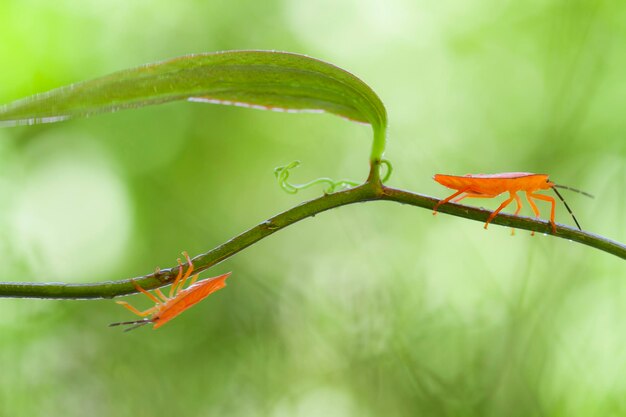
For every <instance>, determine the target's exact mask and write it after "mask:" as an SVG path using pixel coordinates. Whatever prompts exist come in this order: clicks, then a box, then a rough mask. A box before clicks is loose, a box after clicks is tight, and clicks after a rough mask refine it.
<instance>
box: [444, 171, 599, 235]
mask: <svg viewBox="0 0 626 417" xmlns="http://www.w3.org/2000/svg"><path fill="white" fill-rule="evenodd" d="M433 179H434V180H435V181H437V182H438V183H439V184H441V185H443V186H445V187H448V188H451V189H453V190H457V192H456V193H454V194H452V195H451V196H449V197H447V198H445V199H443V200H440V201H439V202H438V203H437V204H435V207H433V214H437V209H438V208H439V206H440V205H442V204H445V203H447V202H448V201H450V200H452V202H453V203H458V202H459V201H461V200H463V199H464V198H494V197H497V196H498V195H500V194H502V193H504V192H506V191H508V192H509V198H508V199H506V200H505V201H504V202H503V203H502V204H500V207H498V208H497V209H496V210H495V211H494V212H493V213H491V215H489V218H487V222H486V223H485V229H486V228H487V226H488V225H489V223H490V222H491V221H492V220H493V219H494V218H495V217H496V216H497V215H498V213H500V211H502V209H503V208H505V207H506V206H508V205H509V204H510V203H511V202H512V201H513V200H515V203H516V204H517V208H516V209H515V213H514V214H515V215H516V216H517V215H518V213H519V212H520V210H521V209H522V201H521V199H520V198H519V196H518V195H517V192H518V191H524V192H525V193H526V199H527V200H528V203H529V204H530V207H531V208H532V210H533V213H535V217H537V218H539V209H538V208H537V205H536V204H535V201H534V200H535V199H538V200H544V201H548V202H549V203H550V204H551V210H550V225H551V226H552V233H556V223H555V222H554V211H555V206H556V203H555V201H554V198H552V197H550V196H547V195H543V194H537V193H536V192H535V191H538V190H549V189H552V190H554V192H555V193H556V195H557V196H558V197H559V199H560V200H561V201H562V202H563V204H564V205H565V208H567V211H568V212H569V214H571V215H572V218H573V219H574V222H575V223H576V226H578V229H579V230H582V229H581V228H580V224H578V220H576V217H575V216H574V213H572V210H571V209H570V208H569V206H568V205H567V203H566V202H565V200H564V199H563V197H562V196H561V194H560V193H559V192H558V191H557V190H556V188H564V189H567V190H571V191H576V192H578V193H581V194H584V195H586V196H588V197H593V196H592V195H591V194H588V193H586V192H584V191H580V190H577V189H575V188H570V187H566V186H564V185H558V184H555V183H553V182H551V181H550V180H549V178H548V175H547V174H532V173H530V172H503V173H501V174H467V175H464V176H457V175H444V174H436V175H435V176H434V177H433ZM514 232H515V230H514V229H513V231H512V232H511V234H513V233H514ZM533 234H534V232H533Z"/></svg>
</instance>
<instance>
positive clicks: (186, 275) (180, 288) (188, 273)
mask: <svg viewBox="0 0 626 417" xmlns="http://www.w3.org/2000/svg"><path fill="white" fill-rule="evenodd" d="M183 255H184V256H185V258H186V259H187V263H188V264H189V268H187V271H185V275H183V277H182V278H181V279H180V285H178V288H177V289H176V291H175V294H178V293H179V292H180V291H181V290H182V289H183V287H184V286H185V282H186V281H187V278H189V276H190V275H191V273H192V272H193V262H191V258H189V254H188V253H187V252H183ZM178 262H179V265H181V268H182V264H180V259H179V260H178ZM196 279H197V278H196Z"/></svg>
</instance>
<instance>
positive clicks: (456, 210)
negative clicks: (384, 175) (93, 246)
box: [0, 183, 626, 299]
mask: <svg viewBox="0 0 626 417" xmlns="http://www.w3.org/2000/svg"><path fill="white" fill-rule="evenodd" d="M373 200H382V201H393V202H396V203H401V204H410V205H413V206H417V207H422V208H425V209H429V210H432V208H433V207H434V205H435V204H436V203H437V202H438V201H439V200H438V199H436V198H433V197H429V196H425V195H421V194H416V193H412V192H409V191H403V190H398V189H394V188H389V187H384V186H382V185H380V184H377V183H366V184H363V185H361V186H358V187H355V188H351V189H349V190H345V191H340V192H337V193H334V194H327V195H324V196H322V197H319V198H316V199H314V200H310V201H307V202H305V203H303V204H300V205H299V206H296V207H293V208H291V209H289V210H287V211H285V212H283V213H280V214H278V215H277V216H274V217H272V218H270V219H268V220H266V221H264V222H263V223H261V224H259V225H257V226H255V227H253V228H251V229H249V230H247V231H245V232H243V233H242V234H240V235H239V236H236V237H234V238H232V239H231V240H229V241H227V242H225V243H224V244H222V245H220V246H218V247H216V248H214V249H212V250H211V251H209V252H207V253H205V254H202V255H198V256H196V257H195V258H193V263H194V267H195V268H196V270H197V271H203V270H206V269H208V268H210V267H212V266H214V265H216V264H218V263H220V262H222V261H224V260H226V259H228V258H230V257H231V256H233V255H235V254H236V253H238V252H240V251H242V250H244V249H245V248H247V247H248V246H250V245H252V244H254V243H256V242H258V241H260V240H262V239H264V238H266V237H267V236H269V235H271V234H273V233H275V232H277V231H279V230H281V229H284V228H285V227H287V226H290V225H292V224H294V223H297V222H299V221H300V220H303V219H306V218H307V217H312V216H315V215H317V214H319V213H322V212H324V211H326V210H330V209H332V208H336V207H340V206H345V205H348V204H354V203H362V202H365V201H373ZM438 211H439V212H441V213H446V214H450V215H453V216H457V217H463V218H466V219H471V220H476V221H478V222H485V221H486V220H487V217H489V214H490V213H491V212H490V211H488V210H484V209H480V208H476V207H469V206H464V205H460V204H453V203H449V204H444V205H442V206H440V208H439V209H438ZM491 223H493V224H498V225H502V226H510V227H514V228H516V229H526V230H533V231H535V232H539V233H545V234H552V232H551V228H550V224H549V223H548V222H546V221H543V220H536V219H532V218H527V217H519V216H513V215H510V214H499V215H498V216H496V217H495V218H494V219H493V221H492V222H491ZM433 227H434V226H433ZM553 236H555V237H560V238H562V239H567V240H571V241H574V242H578V243H582V244H584V245H587V246H591V247H594V248H596V249H600V250H602V251H604V252H607V253H610V254H612V255H615V256H618V257H620V258H622V259H626V245H624V244H622V243H618V242H615V241H611V240H609V239H606V238H604V237H602V236H598V235H595V234H592V233H588V232H584V231H582V232H581V231H579V230H577V229H574V228H571V227H568V226H563V225H559V224H557V233H556V234H554V235H553ZM177 272H178V267H177V266H174V267H173V268H170V269H165V270H161V271H159V272H155V273H152V274H148V275H144V276H141V277H136V278H132V281H135V282H136V283H138V284H139V285H141V286H142V287H143V288H146V289H153V288H157V287H162V286H165V285H168V284H170V283H171V282H172V280H173V279H174V278H175V276H176V273H177ZM136 292H137V291H136V290H135V288H134V287H133V285H132V282H131V279H125V280H120V281H107V282H102V283H97V284H63V283H20V282H0V297H21V298H55V299H94V298H113V297H116V296H120V295H126V294H133V293H136Z"/></svg>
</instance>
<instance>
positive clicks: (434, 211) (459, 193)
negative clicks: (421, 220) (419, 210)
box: [433, 188, 468, 216]
mask: <svg viewBox="0 0 626 417" xmlns="http://www.w3.org/2000/svg"><path fill="white" fill-rule="evenodd" d="M467 190H468V188H464V189H462V190H459V191H457V192H456V193H454V194H452V195H451V196H449V197H447V198H445V199H443V200H439V201H438V202H437V204H435V207H433V216H434V215H435V214H437V209H438V208H439V206H440V205H442V204H446V203H447V202H448V201H450V200H452V199H453V198H454V197H457V196H459V195H461V194H463V193H464V192H465V191H467Z"/></svg>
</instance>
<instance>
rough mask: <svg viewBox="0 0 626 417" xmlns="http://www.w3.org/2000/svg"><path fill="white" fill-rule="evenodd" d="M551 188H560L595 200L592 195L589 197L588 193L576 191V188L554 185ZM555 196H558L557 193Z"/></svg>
mask: <svg viewBox="0 0 626 417" xmlns="http://www.w3.org/2000/svg"><path fill="white" fill-rule="evenodd" d="M552 187H557V188H562V189H564V190H570V191H574V192H575V193H579V194H582V195H586V196H587V197H590V198H595V197H594V196H593V195H591V194H589V193H587V192H585V191H581V190H577V189H576V188H572V187H568V186H566V185H559V184H554V185H553V186H552ZM557 195H558V193H557ZM561 200H563V199H562V198H561ZM563 202H564V203H565V201H563ZM566 205H567V204H566Z"/></svg>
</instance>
